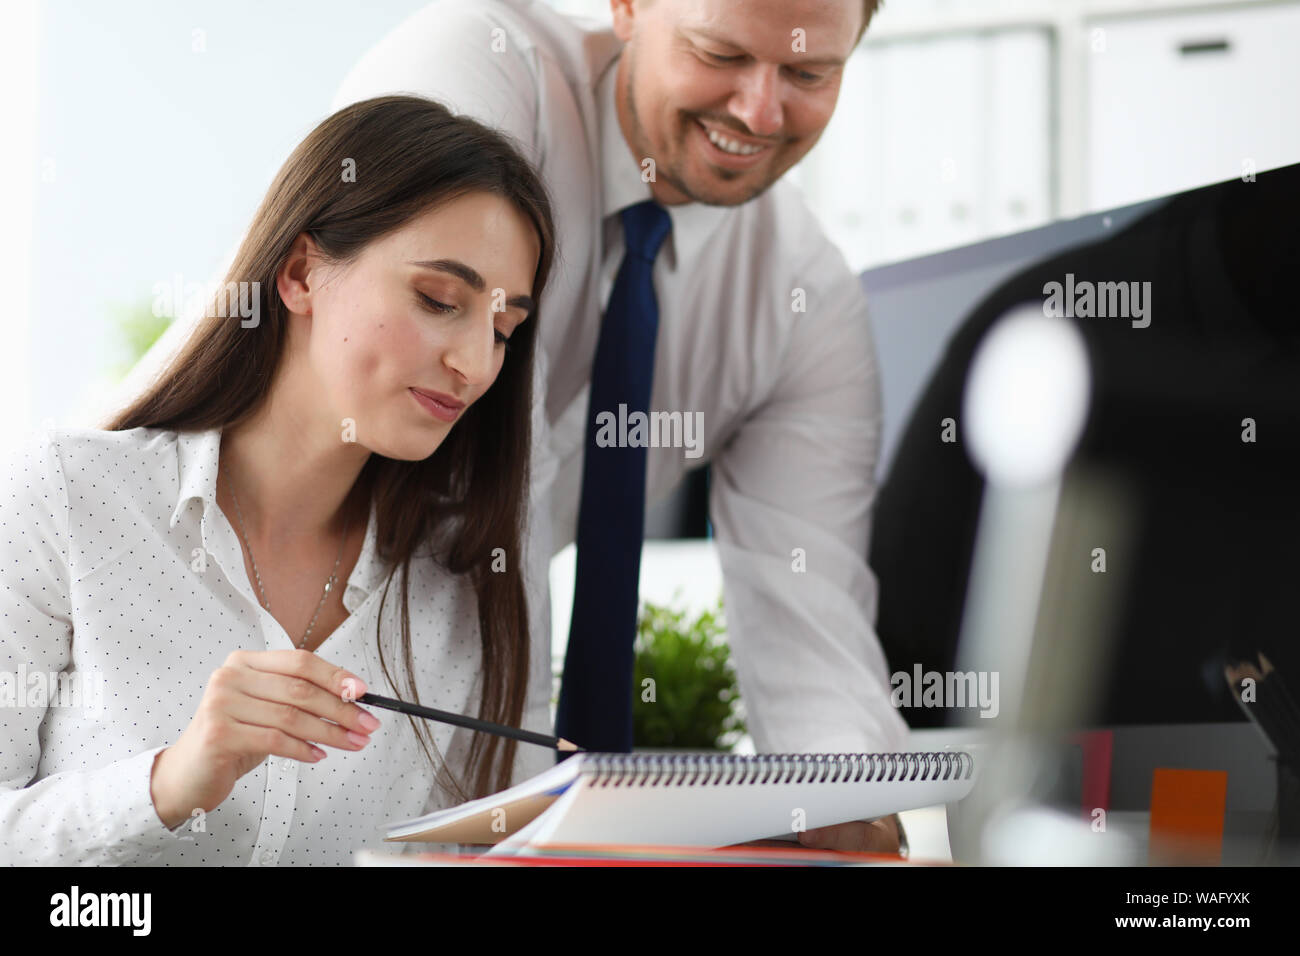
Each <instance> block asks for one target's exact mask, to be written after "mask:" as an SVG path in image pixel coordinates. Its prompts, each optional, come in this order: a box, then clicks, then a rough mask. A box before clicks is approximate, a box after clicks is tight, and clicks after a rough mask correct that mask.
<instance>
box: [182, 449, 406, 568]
mask: <svg viewBox="0 0 1300 956" xmlns="http://www.w3.org/2000/svg"><path fill="white" fill-rule="evenodd" d="M220 454H221V429H220V428H209V429H207V430H205V431H178V432H177V433H176V466H177V475H178V477H179V491H178V492H177V495H176V507H175V508H173V509H172V515H171V520H170V521H169V522H168V526H169V527H171V528H175V527H176V522H178V521H179V520H180V518H181V515H182V514H184V513H185V509H186V508H187V507H188V506H189V503H190V502H191V501H192V500H194V499H195V498H197V499H199V501H201V502H202V503H203V515H204V518H205V519H206V517H207V514H208V508H209V506H211V507H213V508H216V505H217V462H218V460H219V458H220ZM377 522H378V518H377V517H376V515H375V504H374V502H373V501H372V502H371V503H370V520H369V522H368V523H367V525H366V539H365V543H364V544H362V546H361V555H360V556H359V557H358V558H357V563H356V566H355V567H354V568H353V569H352V574H351V575H350V576H349V578H348V586H349V587H358V588H360V589H361V590H363V591H365V592H366V593H369V592H370V591H372V590H374V588H375V587H376V586H377V585H378V584H379V582H380V581H382V580H383V576H384V569H383V567H382V566H381V563H380V561H379V560H378V558H377V556H376V553H375V548H376V542H377V540H378V527H377Z"/></svg>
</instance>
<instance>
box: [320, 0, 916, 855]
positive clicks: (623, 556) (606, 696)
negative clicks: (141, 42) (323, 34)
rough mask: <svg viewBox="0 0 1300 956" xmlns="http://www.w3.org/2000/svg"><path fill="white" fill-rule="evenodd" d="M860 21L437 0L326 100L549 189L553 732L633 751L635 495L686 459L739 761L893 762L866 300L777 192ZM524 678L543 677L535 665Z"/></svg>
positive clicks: (890, 828) (838, 12)
mask: <svg viewBox="0 0 1300 956" xmlns="http://www.w3.org/2000/svg"><path fill="white" fill-rule="evenodd" d="M876 5H877V0H750V2H744V3H741V2H736V0H653V2H651V0H611V4H610V6H611V11H612V13H613V30H612V31H611V30H610V29H609V28H608V27H604V26H600V25H597V24H594V23H584V22H577V21H574V20H571V19H569V18H567V17H564V16H561V15H559V14H557V13H556V12H554V11H553V10H551V9H550V8H548V7H546V6H545V5H544V4H543V3H541V2H540V0H474V2H467V0H437V2H434V3H431V4H430V5H428V6H427V7H425V8H424V9H422V10H420V11H419V12H418V13H416V14H415V15H413V16H412V17H410V18H409V19H408V20H407V21H406V22H404V23H403V24H401V25H400V26H399V27H398V28H397V29H395V30H394V31H393V32H392V33H391V34H390V35H389V36H387V37H386V38H384V39H383V40H381V41H380V43H379V44H378V45H377V46H376V47H374V48H373V49H372V50H370V51H369V52H368V53H367V54H366V56H365V57H364V58H363V59H362V61H361V62H360V63H359V64H357V66H356V67H355V68H354V69H353V70H352V71H351V73H350V74H349V75H348V77H347V78H346V79H345V81H344V83H343V85H342V87H341V89H340V90H339V93H338V95H337V96H336V98H335V101H334V103H333V108H334V109H338V108H341V107H343V106H345V105H347V104H348V103H352V102H356V101H359V100H362V99H367V98H369V97H372V96H378V95H382V94H385V93H395V92H408V93H415V94H418V95H422V96H428V97H431V98H433V99H437V100H440V101H441V102H444V103H446V104H447V105H449V106H450V107H451V108H452V109H454V110H456V111H458V112H461V113H467V114H469V115H471V116H474V117H475V118H477V119H479V120H481V121H483V122H485V123H488V124H490V125H492V126H494V127H496V128H498V129H501V130H503V131H504V132H506V133H508V134H510V135H511V136H513V137H514V138H515V139H516V140H517V141H518V142H519V144H520V145H521V146H522V148H523V149H524V152H525V153H526V154H527V155H528V156H529V158H530V159H531V160H533V162H534V163H536V165H537V166H538V168H539V169H540V170H541V173H542V176H543V179H544V180H545V181H546V184H547V186H548V188H549V189H550V191H551V195H552V198H553V200H554V204H555V216H556V222H557V228H558V245H559V258H558V260H557V263H556V269H555V271H554V272H553V278H552V280H551V283H550V285H549V287H548V289H547V291H546V294H545V297H544V301H543V303H542V305H541V313H540V319H539V321H540V324H541V329H540V331H541V339H542V350H541V353H542V354H541V355H539V367H538V381H539V389H540V388H541V387H542V383H544V387H545V393H544V397H543V396H540V395H539V408H538V413H537V414H536V415H535V416H534V419H535V425H536V426H537V427H535V433H536V434H535V441H536V457H535V459H534V489H533V490H534V507H533V509H532V510H533V514H534V517H533V522H532V525H531V527H530V532H529V548H530V554H529V557H528V561H529V566H530V570H529V573H530V590H531V592H532V593H531V594H530V602H531V610H532V615H533V626H534V639H535V642H536V643H535V652H534V660H535V663H538V662H539V661H540V665H539V666H542V667H544V665H545V662H547V661H549V656H550V655H549V634H550V626H549V600H548V595H547V593H546V587H545V582H546V567H547V564H548V563H549V559H550V557H551V555H552V554H553V553H554V552H555V551H557V550H559V549H560V548H562V547H564V546H565V545H567V544H568V543H569V542H570V541H574V540H577V542H578V569H577V587H576V592H575V609H574V620H573V628H572V630H571V634H570V639H569V653H568V657H567V659H566V665H565V685H564V691H563V693H562V696H561V702H560V714H559V718H558V726H557V730H556V732H557V733H559V734H561V735H562V736H563V735H565V734H566V732H567V733H568V734H569V735H570V736H572V737H573V739H574V740H575V741H576V742H577V743H579V744H581V745H583V746H587V747H588V748H589V749H623V748H620V747H619V746H618V745H619V744H630V742H631V740H630V706H631V703H630V701H631V696H632V688H631V687H630V686H629V685H630V679H631V664H630V662H631V640H632V636H633V633H634V628H635V611H636V601H635V598H636V595H635V587H636V579H637V570H638V568H639V553H640V543H641V541H640V534H641V528H640V526H639V524H638V522H640V521H641V520H642V516H643V513H644V506H645V503H646V502H647V501H649V502H653V501H654V500H656V499H657V498H661V497H663V496H665V495H666V494H667V493H668V492H669V491H671V489H672V488H673V487H674V486H675V485H676V484H677V482H678V481H679V479H680V478H681V477H682V476H683V475H684V474H685V472H686V471H687V469H688V468H694V467H698V466H699V465H702V464H704V463H705V462H706V461H707V462H710V463H711V464H712V485H711V489H710V513H711V520H712V522H713V526H714V532H715V536H716V543H717V547H718V553H719V557H720V561H721V566H722V571H723V577H724V588H725V590H724V595H725V602H726V608H727V625H728V635H729V643H730V645H731V648H732V652H733V657H734V659H735V662H736V666H737V670H738V675H739V680H740V686H741V693H742V696H743V697H744V699H745V701H746V707H747V719H748V722H749V726H750V729H751V731H752V734H753V737H754V740H755V744H756V746H757V748H758V750H759V751H760V752H804V753H807V752H860V751H876V750H893V749H901V748H902V747H903V745H904V741H905V737H906V732H907V728H906V724H905V723H904V721H903V720H902V718H901V716H900V715H899V714H898V712H897V711H896V710H895V709H894V708H893V707H891V705H890V701H889V696H890V694H889V689H890V688H889V680H888V675H887V672H886V665H885V660H884V656H883V654H882V653H881V650H880V645H879V642H878V641H877V639H876V636H875V633H874V630H873V624H872V621H873V619H874V615H875V603H876V591H875V581H874V578H873V577H872V574H871V572H870V570H869V569H868V567H867V564H866V560H865V555H866V552H867V542H868V537H869V535H868V531H869V517H870V508H871V503H872V498H873V495H874V484H873V477H872V476H873V473H874V468H875V460H876V453H877V444H878V438H879V434H878V433H879V427H880V414H879V386H878V381H877V377H876V367H875V355H874V350H873V345H872V342H871V338H870V333H869V328H868V321H867V314H866V303H865V301H864V299H863V296H862V293H861V290H860V288H859V285H858V282H857V279H856V278H855V277H854V275H853V274H852V273H851V272H850V271H849V269H848V268H847V266H846V264H845V262H844V259H843V257H842V255H841V254H840V253H839V251H838V250H837V249H836V248H835V247H834V246H833V245H832V244H831V243H830V242H829V241H828V240H827V239H826V237H825V236H824V235H823V233H822V232H821V230H820V228H819V227H818V225H817V224H816V222H815V220H814V219H813V217H812V216H811V214H810V213H809V212H808V211H807V209H806V207H805V206H804V205H803V203H802V200H801V199H800V198H799V196H798V194H797V192H796V191H795V190H793V188H792V187H790V186H789V185H788V184H783V183H781V182H779V180H780V177H781V176H782V175H783V174H784V173H785V172H786V171H787V170H788V169H790V167H791V166H793V165H794V164H795V163H796V162H797V161H798V160H799V159H800V158H802V157H803V156H804V155H805V154H806V153H807V152H808V150H809V149H811V148H812V146H813V145H814V144H815V143H816V142H817V139H818V137H819V136H820V135H821V133H822V130H823V129H824V128H825V126H826V124H827V122H828V121H829V120H830V117H831V114H832V111H833V110H834V107H835V101H836V98H837V95H838V92H839V86H840V79H841V74H842V71H843V68H844V65H845V61H846V60H847V58H848V57H849V54H850V53H851V51H852V50H853V48H854V46H855V45H856V44H857V41H858V39H859V38H860V37H861V36H862V33H863V32H864V30H865V29H866V26H867V22H868V21H869V19H870V16H871V14H872V13H873V12H874V9H875V7H876ZM360 174H364V172H363V171H360ZM650 200H653V202H649V201H650ZM603 316H607V317H609V318H608V319H606V320H605V321H604V325H603V326H602V321H603V319H602V317H603ZM629 316H630V317H631V318H629ZM619 323H622V324H619ZM616 325H617V327H615V326H616ZM638 363H640V364H638ZM651 363H652V364H651ZM623 406H626V407H623ZM638 410H641V411H645V410H652V411H660V412H668V413H670V414H671V413H677V414H678V415H679V416H680V419H681V420H682V421H683V422H685V423H687V424H688V425H689V423H690V422H694V421H700V422H702V426H703V436H702V437H703V442H702V448H701V449H700V450H701V451H702V454H700V455H699V456H698V457H690V456H688V452H689V451H690V449H687V448H684V447H681V442H680V441H679V442H678V443H677V445H678V447H650V448H645V447H643V446H644V444H645V443H646V442H647V441H648V440H649V439H648V438H647V437H646V436H645V435H644V432H643V433H642V438H640V439H638V438H637V437H635V434H636V433H635V432H634V431H632V430H630V429H628V428H627V426H626V425H625V424H624V422H629V421H634V419H633V418H632V417H631V416H630V415H628V413H629V412H631V413H635V412H637V411H638ZM601 413H605V418H604V424H605V426H606V427H605V428H604V430H603V431H601V430H600V429H598V427H597V426H598V424H600V423H601V418H599V417H598V416H600V415H601ZM616 415H617V419H618V421H619V425H618V427H617V428H614V427H610V425H611V422H613V421H614V420H615V416H616ZM602 435H603V440H602V438H601V437H600V436H602ZM669 437H671V436H669ZM611 439H617V441H613V442H611ZM638 442H640V447H636V446H637V445H638ZM611 443H612V444H615V445H617V446H618V447H610V445H611ZM642 482H644V498H643V497H642V492H641V483H642ZM548 521H549V525H550V526H549V527H547V523H548ZM584 559H585V560H584ZM530 686H536V687H539V688H546V687H549V684H548V683H547V682H545V675H544V674H543V673H542V672H541V671H535V679H534V684H533V685H530ZM545 706H546V697H545V696H544V695H543V694H542V693H540V692H538V693H533V694H530V698H529V709H528V716H527V718H526V723H527V724H528V725H529V726H535V727H537V728H538V729H541V728H543V727H545V726H546V724H547V723H549V721H548V719H547V718H548V715H547V714H546V712H545ZM538 769H540V767H539V768H538ZM823 830H824V831H825V832H822V833H820V834H819V833H813V834H811V835H809V836H807V837H806V838H805V842H807V843H808V844H809V845H814V846H826V847H833V848H838V849H859V850H860V849H885V850H892V849H897V848H898V845H899V835H898V829H897V821H896V819H894V818H891V819H889V820H887V821H879V822H877V823H874V824H869V823H866V822H863V823H858V824H844V825H841V826H838V827H828V828H823Z"/></svg>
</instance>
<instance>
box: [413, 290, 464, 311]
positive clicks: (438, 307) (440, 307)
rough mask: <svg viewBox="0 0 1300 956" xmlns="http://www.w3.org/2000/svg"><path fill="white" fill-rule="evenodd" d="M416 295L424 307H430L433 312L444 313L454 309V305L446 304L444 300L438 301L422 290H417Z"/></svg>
mask: <svg viewBox="0 0 1300 956" xmlns="http://www.w3.org/2000/svg"><path fill="white" fill-rule="evenodd" d="M417 295H419V297H420V301H421V302H422V303H423V304H424V306H425V308H428V309H431V310H433V311H434V312H441V313H446V312H455V311H456V307H455V306H454V305H448V304H447V303H445V302H439V301H438V300H437V299H431V298H429V297H428V296H427V295H425V294H424V293H423V292H419V293H417Z"/></svg>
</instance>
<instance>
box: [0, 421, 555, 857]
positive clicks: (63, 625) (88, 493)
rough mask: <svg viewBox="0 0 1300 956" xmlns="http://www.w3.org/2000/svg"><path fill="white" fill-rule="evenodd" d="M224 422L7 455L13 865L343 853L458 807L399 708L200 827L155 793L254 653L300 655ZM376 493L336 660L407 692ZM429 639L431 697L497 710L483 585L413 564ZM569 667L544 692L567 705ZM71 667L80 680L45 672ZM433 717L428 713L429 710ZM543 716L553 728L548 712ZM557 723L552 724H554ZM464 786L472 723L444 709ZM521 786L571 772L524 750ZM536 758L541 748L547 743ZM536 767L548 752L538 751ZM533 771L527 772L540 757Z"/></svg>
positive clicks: (6, 687)
mask: <svg viewBox="0 0 1300 956" xmlns="http://www.w3.org/2000/svg"><path fill="white" fill-rule="evenodd" d="M220 437H221V432H220V430H218V429H212V430H209V431H200V432H180V433H177V432H174V431H167V430H161V429H153V428H147V429H146V428H136V429H131V430H128V431H121V432H106V431H99V430H94V429H48V430H46V431H44V432H40V433H33V434H29V435H28V436H27V437H26V439H25V440H24V441H22V442H20V443H19V444H17V445H15V446H12V447H10V448H7V449H6V450H5V454H4V458H3V469H2V470H0V617H2V618H3V624H4V626H3V628H2V629H0V741H3V743H0V865H12V864H21V865H47V864H56V865H60V864H61V865H100V864H148V865H169V864H180V865H208V866H213V865H250V866H264V865H276V864H285V865H307V864H310V865H340V864H344V865H346V864H350V863H352V862H353V854H354V853H355V852H356V851H357V850H359V849H362V848H370V849H379V850H381V851H383V852H388V853H395V852H407V851H408V850H410V849H419V850H424V849H432V848H431V847H429V846H428V845H426V844H399V843H384V842H383V839H382V836H383V834H382V830H383V827H384V825H385V824H387V823H391V822H393V821H396V820H403V819H407V818H410V817H414V816H418V815H420V814H423V813H426V812H428V811H430V810H433V809H436V808H440V807H445V806H451V805H453V804H454V803H456V802H457V801H456V800H455V799H454V798H452V797H450V796H448V795H447V794H445V793H444V792H443V791H442V790H441V788H437V787H436V786H435V781H434V771H433V770H432V768H431V767H430V766H429V762H428V760H427V759H426V758H425V756H424V753H423V751H422V750H421V749H420V747H419V744H418V742H417V740H416V736H415V732H414V731H413V730H412V728H411V725H410V723H409V719H408V718H407V717H406V716H405V715H403V714H398V713H395V712H393V711H388V710H380V709H377V708H373V707H368V708H366V709H367V710H369V711H370V712H371V713H374V714H375V716H376V717H377V718H378V719H379V720H380V722H381V726H380V727H379V728H378V729H376V730H375V731H374V733H373V734H371V739H370V742H369V743H368V744H367V745H366V746H365V747H364V748H363V749H361V750H359V751H348V750H343V749H340V748H337V747H329V746H326V747H323V748H322V749H324V750H325V751H326V753H327V756H326V757H325V759H323V760H321V761H318V762H317V763H314V764H313V763H306V762H304V761H299V760H296V759H286V758H280V757H275V756H272V757H270V758H268V759H267V760H265V761H263V763H262V764H261V765H260V766H258V767H257V768H256V769H254V770H253V771H251V772H250V773H248V774H245V775H244V776H243V777H241V778H240V779H239V781H238V782H237V783H236V784H235V788H234V790H233V791H232V792H231V794H230V795H229V796H228V797H227V798H226V799H225V800H224V801H223V802H222V803H221V804H220V805H219V806H218V807H216V808H215V809H214V810H212V811H210V812H208V813H207V814H206V815H205V818H204V819H203V821H202V828H201V829H200V828H199V827H198V826H197V824H196V822H195V821H185V822H182V823H181V824H180V825H179V826H178V827H177V828H176V829H174V830H168V829H167V828H166V827H165V826H164V824H163V823H162V821H161V820H160V819H159V817H158V814H157V812H156V810H155V809H154V806H153V802H152V800H151V798H150V793H149V781H150V773H151V770H152V766H153V761H154V757H155V756H156V755H157V753H158V752H159V751H160V750H162V749H163V748H164V747H166V746H168V745H170V744H173V743H175V742H176V740H177V738H178V737H179V736H180V734H181V733H182V731H184V730H185V728H186V727H187V726H188V725H189V722H190V720H191V719H192V718H193V716H194V712H195V710H196V709H197V708H198V705H199V701H200V700H201V699H202V696H203V693H204V690H205V688H206V686H207V683H208V680H209V678H210V676H211V674H212V672H213V671H215V670H216V669H217V668H218V667H220V666H222V664H223V663H224V662H225V660H226V657H227V656H228V655H229V654H230V653H231V652H232V651H235V650H239V649H244V650H276V649H286V650H287V649H291V648H293V647H294V641H293V640H291V639H290V637H289V635H288V634H286V633H285V631H284V629H283V628H282V627H281V626H280V624H279V622H278V621H276V619H275V618H274V617H272V616H271V614H270V612H268V611H267V610H266V609H265V608H263V607H262V606H261V604H260V603H259V602H258V600H257V598H256V596H255V594H254V593H253V590H252V585H251V584H250V582H249V580H248V574H247V572H246V570H245V566H244V560H243V555H242V551H241V549H240V544H239V540H238V538H237V537H236V533H235V530H234V528H233V527H232V526H231V524H230V522H229V521H228V520H227V519H226V516H225V514H224V512H222V511H221V509H220V508H219V507H218V506H217V503H216V474H217V456H218V449H219V446H220ZM375 541H376V523H375V512H374V508H373V506H372V508H371V513H370V519H369V524H368V525H367V528H366V537H365V544H364V545H363V547H362V551H361V555H360V558H359V559H358V561H357V563H356V566H355V567H354V568H353V570H352V573H351V575H349V577H348V582H347V589H346V590H345V591H344V592H343V604H344V606H345V607H346V608H347V610H348V611H349V612H350V614H351V616H349V617H348V618H347V619H346V620H345V621H344V622H343V623H342V624H341V625H340V626H339V627H338V628H337V629H336V630H335V631H333V632H332V633H330V634H329V635H328V636H327V637H326V639H325V641H324V642H323V643H322V644H321V646H320V648H319V649H318V650H317V653H318V654H320V655H321V656H322V657H324V658H326V659H327V660H329V661H330V662H332V663H334V664H336V665H338V666H340V667H343V668H345V669H347V670H349V671H351V672H352V673H354V674H357V675H358V676H360V677H361V678H362V679H363V680H365V681H366V683H367V686H368V688H369V690H371V691H373V692H374V693H377V694H382V695H386V696H393V697H400V696H402V695H401V694H398V693H397V691H396V690H394V689H393V687H392V686H391V685H390V684H388V682H387V681H386V680H385V679H384V675H383V671H382V670H381V668H380V664H379V656H378V648H377V646H376V636H375V631H376V620H377V612H378V608H379V600H380V597H381V592H382V590H383V582H384V578H385V575H386V569H385V568H384V567H382V566H381V564H380V562H379V561H378V560H377V557H376V553H375ZM410 583H411V591H410V601H411V613H410V626H411V642H412V650H413V656H414V662H415V665H416V675H415V680H416V686H417V688H418V690H419V694H420V700H421V701H422V702H423V703H424V704H426V705H427V706H430V707H436V708H439V709H443V710H450V711H456V712H459V713H466V714H477V713H478V705H479V698H478V694H479V693H480V687H479V685H478V683H477V682H476V679H475V678H476V675H477V673H478V669H479V660H480V653H479V630H478V613H477V605H476V602H475V597H474V592H473V587H472V585H470V584H469V583H468V581H467V579H464V578H461V577H458V576H455V575H452V574H450V573H448V572H446V571H445V570H442V569H441V568H439V567H438V566H437V565H436V564H435V563H434V561H433V559H432V558H431V557H430V556H428V555H422V556H417V557H415V558H413V559H412V561H411V582H410ZM399 599H400V582H399V581H398V580H397V579H396V577H394V579H393V584H392V587H391V588H390V590H389V594H388V600H387V605H386V607H385V613H384V633H385V657H386V659H387V661H388V662H389V667H390V670H392V671H393V672H394V673H395V674H401V673H402V665H401V663H400V659H399V657H398V654H397V650H396V649H397V646H398V643H397V642H398V638H399V636H400V626H401V625H400V619H399V617H398V614H399V611H400V609H399V605H398V601H399ZM549 667H550V662H549V658H544V659H543V660H542V661H541V662H540V664H539V666H537V667H534V675H535V677H538V678H539V679H536V680H534V681H533V683H532V685H531V687H532V689H534V690H535V691H537V692H539V693H542V694H544V695H545V696H542V697H541V699H540V700H537V699H532V700H530V702H529V706H530V708H532V712H533V713H534V714H535V713H542V714H545V713H547V705H548V698H549V691H550V680H549ZM60 672H65V679H67V680H68V681H69V683H68V684H66V685H65V688H64V689H63V690H62V691H59V690H58V689H57V686H54V685H53V679H51V678H49V677H48V676H47V675H51V674H54V675H57V674H59V673H60ZM417 719H418V718H417ZM532 725H533V726H537V724H536V722H535V721H534V722H532ZM544 727H545V720H543V722H542V725H541V728H540V729H544ZM429 729H430V731H431V732H432V736H433V739H434V741H435V742H436V743H437V746H438V750H439V752H440V753H442V754H443V755H445V756H446V759H447V761H448V764H449V766H450V767H452V768H453V769H454V770H455V772H456V773H457V775H458V776H460V778H461V779H462V781H463V780H464V777H465V768H464V761H465V758H466V755H467V754H466V751H467V748H468V746H469V743H470V734H471V732H470V731H467V730H462V729H460V728H456V727H452V726H450V725H447V724H442V723H436V722H430V723H429ZM518 752H519V754H520V755H521V759H520V760H519V761H518V762H517V763H516V765H515V769H516V778H515V779H516V782H517V781H518V780H519V779H522V777H523V776H529V775H531V774H532V773H534V772H536V771H537V769H538V768H539V767H545V766H549V765H551V764H553V763H554V754H553V752H551V751H547V750H545V749H544V748H541V747H534V746H530V745H526V744H522V743H521V744H519V751H518ZM530 752H536V753H530ZM530 761H531V763H530ZM521 768H523V769H521Z"/></svg>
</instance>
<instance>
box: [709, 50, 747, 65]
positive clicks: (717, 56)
mask: <svg viewBox="0 0 1300 956" xmlns="http://www.w3.org/2000/svg"><path fill="white" fill-rule="evenodd" d="M704 55H705V56H707V57H708V58H709V59H710V60H713V62H715V63H734V62H735V61H736V60H739V59H740V57H738V56H723V55H722V54H721V53H709V52H708V51H705V54H704Z"/></svg>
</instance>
